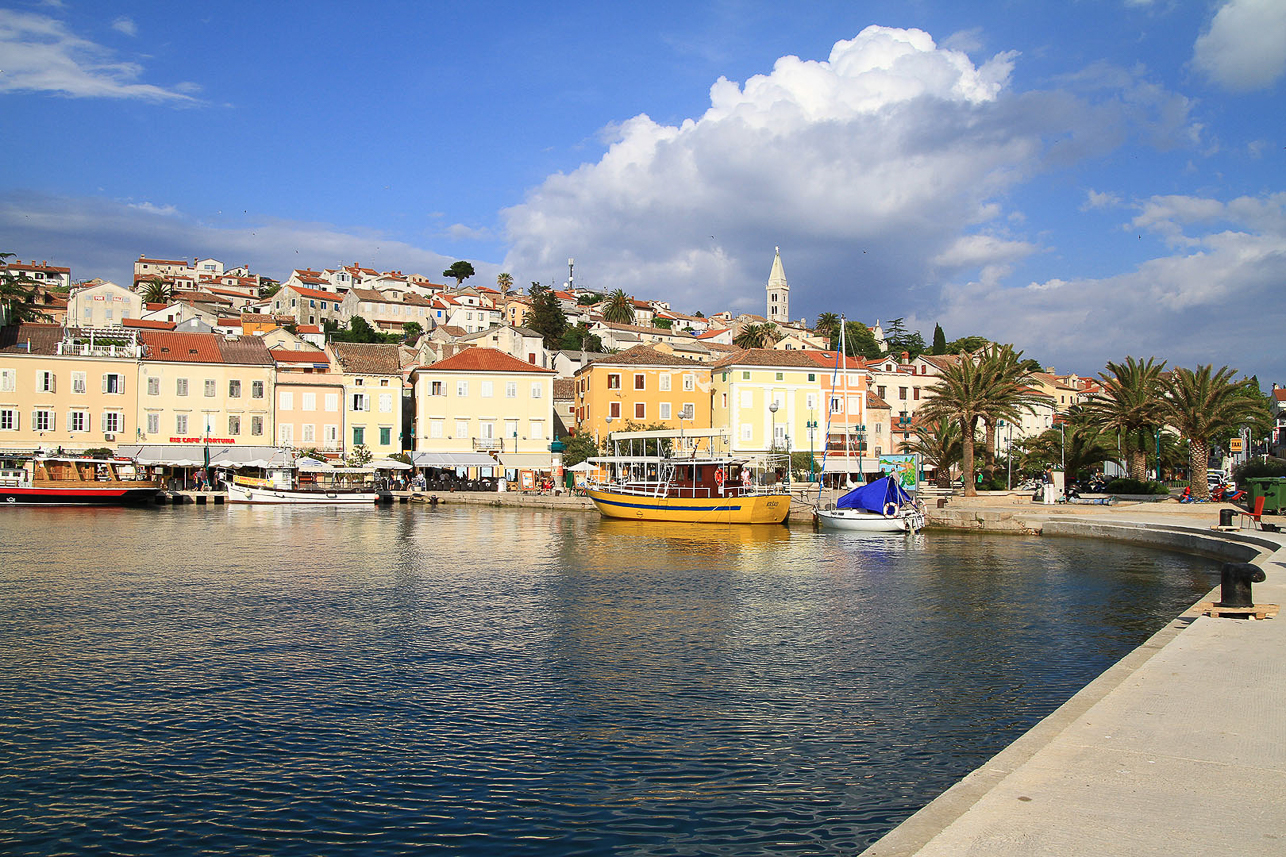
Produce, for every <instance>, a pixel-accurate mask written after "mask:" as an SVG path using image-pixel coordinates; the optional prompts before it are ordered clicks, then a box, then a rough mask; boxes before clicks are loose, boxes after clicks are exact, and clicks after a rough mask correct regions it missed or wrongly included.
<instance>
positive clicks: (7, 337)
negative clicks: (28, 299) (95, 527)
mask: <svg viewBox="0 0 1286 857" xmlns="http://www.w3.org/2000/svg"><path fill="white" fill-rule="evenodd" d="M62 339H63V328H62V326H61V325H57V324H35V323H32V322H27V323H25V324H20V325H16V326H12V327H6V328H4V329H3V330H0V351H5V352H9V353H12V354H55V353H57V351H58V343H60V342H62Z"/></svg>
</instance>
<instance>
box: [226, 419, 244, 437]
mask: <svg viewBox="0 0 1286 857" xmlns="http://www.w3.org/2000/svg"><path fill="white" fill-rule="evenodd" d="M228 434H230V435H233V436H234V437H235V436H236V435H239V434H241V417H240V416H239V415H238V414H229V415H228Z"/></svg>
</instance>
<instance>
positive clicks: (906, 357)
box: [902, 351, 911, 363]
mask: <svg viewBox="0 0 1286 857" xmlns="http://www.w3.org/2000/svg"><path fill="white" fill-rule="evenodd" d="M902 362H903V363H910V362H911V352H910V351H903V352H902Z"/></svg>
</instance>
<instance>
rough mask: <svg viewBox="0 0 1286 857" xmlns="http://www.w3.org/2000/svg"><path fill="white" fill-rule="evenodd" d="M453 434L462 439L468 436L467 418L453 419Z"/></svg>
mask: <svg viewBox="0 0 1286 857" xmlns="http://www.w3.org/2000/svg"><path fill="white" fill-rule="evenodd" d="M455 436H456V437H458V438H460V439H461V440H463V439H464V438H466V437H468V436H469V421H468V420H456V421H455Z"/></svg>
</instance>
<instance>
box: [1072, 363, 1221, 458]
mask: <svg viewBox="0 0 1286 857" xmlns="http://www.w3.org/2000/svg"><path fill="white" fill-rule="evenodd" d="M1107 369H1108V371H1107V372H1100V373H1099V379H1100V380H1101V381H1102V383H1103V392H1102V393H1101V394H1100V395H1098V396H1096V397H1095V398H1093V399H1091V400H1090V401H1088V402H1086V403H1085V405H1084V413H1085V417H1086V419H1088V420H1091V421H1093V422H1096V423H1098V426H1099V428H1100V429H1103V430H1106V429H1112V430H1115V431H1118V432H1120V433H1121V436H1122V437H1123V438H1124V439H1126V440H1127V441H1128V443H1127V458H1128V459H1129V462H1128V463H1129V468H1128V469H1129V473H1130V478H1131V479H1137V480H1138V481H1140V482H1142V481H1144V479H1146V478H1147V453H1146V451H1145V450H1146V449H1147V441H1146V437H1150V436H1151V434H1152V432H1153V431H1154V430H1155V429H1156V428H1158V427H1159V426H1160V425H1161V424H1162V422H1164V417H1163V413H1164V410H1165V406H1164V403H1163V402H1162V399H1161V390H1162V383H1161V382H1162V374H1161V373H1162V372H1163V371H1164V370H1165V361H1164V360H1163V361H1161V362H1160V363H1156V362H1155V358H1152V357H1149V358H1148V359H1147V362H1146V363H1145V362H1143V361H1141V360H1135V359H1134V358H1133V357H1126V358H1125V362H1124V363H1112V362H1109V363H1108V364H1107ZM1140 441H1142V442H1140ZM1202 470H1203V471H1204V470H1205V467H1204V465H1203V466H1202ZM1202 478H1204V475H1203V477H1202Z"/></svg>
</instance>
